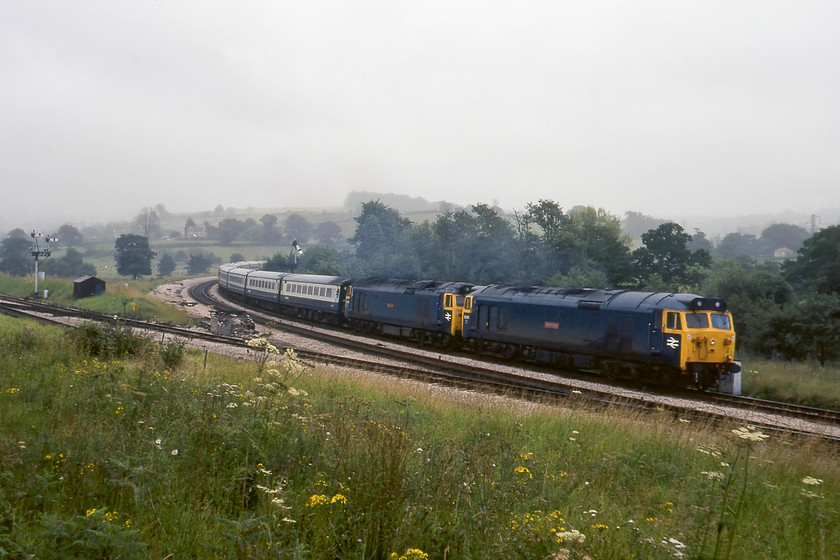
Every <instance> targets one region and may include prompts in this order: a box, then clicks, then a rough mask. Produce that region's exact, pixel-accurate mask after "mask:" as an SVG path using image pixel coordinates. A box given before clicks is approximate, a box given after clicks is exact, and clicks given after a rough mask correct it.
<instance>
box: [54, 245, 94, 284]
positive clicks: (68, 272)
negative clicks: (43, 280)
mask: <svg viewBox="0 0 840 560" xmlns="http://www.w3.org/2000/svg"><path fill="white" fill-rule="evenodd" d="M42 269H43V271H44V272H45V273H46V274H48V275H50V276H58V277H60V278H79V277H80V276H96V267H95V266H93V265H92V264H90V263H87V262H85V261H84V260H83V259H82V254H81V253H80V252H79V251H77V250H76V249H74V248H72V247H70V248H69V249H67V251H65V253H64V255H63V256H61V257H58V258H51V259H47V260H46V261H44V264H43V267H42Z"/></svg>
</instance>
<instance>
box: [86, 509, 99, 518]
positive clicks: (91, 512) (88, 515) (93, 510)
mask: <svg viewBox="0 0 840 560" xmlns="http://www.w3.org/2000/svg"><path fill="white" fill-rule="evenodd" d="M94 513H96V508H91V509H89V510H87V511H86V512H85V517H90V516H91V515H93V514H94Z"/></svg>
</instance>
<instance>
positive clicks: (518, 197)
mask: <svg viewBox="0 0 840 560" xmlns="http://www.w3.org/2000/svg"><path fill="white" fill-rule="evenodd" d="M838 66H840V2H837V1H836V0H828V1H824V2H818V1H807V0H806V1H803V2H798V1H797V2H795V1H793V0H789V1H783V2H780V1H772V0H771V1H766V0H760V1H759V0H753V1H731V0H726V1H700V0H694V1H687V0H686V1H683V0H661V1H646V0H640V1H634V0H604V1H597V0H596V1H591V0H586V1H579V0H575V1H563V0H550V1H545V2H530V1H522V0H511V1H504V2H500V1H493V0H476V1H473V0H447V1H419V0H418V1H394V0H378V1H356V0H341V1H319V0H300V1H295V2H285V1H280V0H264V1H256V0H245V1H233V0H231V1H184V0H177V1H176V0H156V1H153V0H132V1H130V2H114V1H112V0H108V1H105V0H102V1H99V2H88V1H80V0H74V1H72V2H68V1H64V0H62V1H54V2H51V1H39V0H5V1H3V2H0V76H2V85H0V199H1V200H0V219H2V220H4V221H6V222H10V221H11V222H13V223H14V224H16V223H17V221H21V222H25V223H24V224H22V225H23V226H24V227H28V224H29V223H31V222H32V221H33V220H38V219H41V217H44V218H46V217H53V216H58V217H64V216H68V219H72V220H76V221H83V220H85V219H88V220H94V219H95V220H99V219H100V218H102V217H131V216H134V215H136V214H137V213H138V212H139V210H140V209H141V208H142V207H144V206H150V205H156V204H159V203H162V204H164V205H166V207H167V208H168V209H169V210H170V211H174V212H186V211H200V210H210V209H212V208H214V207H215V206H216V205H217V204H222V205H224V206H235V207H238V208H245V207H249V206H256V207H279V206H294V207H300V206H340V205H341V203H342V202H343V200H344V196H345V194H346V193H347V192H348V191H351V190H368V191H379V192H396V193H403V194H408V195H413V196H422V197H424V198H426V199H428V200H433V201H435V200H447V201H451V202H455V203H458V204H471V203H475V202H488V203H493V202H495V203H497V204H499V205H500V206H502V207H503V208H505V209H514V208H517V209H521V208H523V207H524V205H525V204H526V203H528V202H536V201H537V200H539V199H540V198H549V199H553V200H556V201H558V202H559V203H560V204H561V206H563V207H565V208H570V207H572V206H574V205H577V204H585V205H591V206H596V207H603V208H605V209H607V210H609V211H611V212H613V213H615V214H617V215H619V216H623V215H624V212H625V211H627V210H633V211H638V212H643V213H646V214H650V215H653V216H657V217H674V216H675V215H677V214H684V213H691V214H713V213H720V214H723V215H726V216H732V215H740V214H745V213H764V212H769V213H773V212H782V211H785V210H793V211H799V212H812V211H817V210H819V209H820V208H822V207H834V206H838V205H840V202H838V195H837V193H838V183H840V182H839V181H838V178H840V68H838Z"/></svg>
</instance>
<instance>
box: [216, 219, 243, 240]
mask: <svg viewBox="0 0 840 560" xmlns="http://www.w3.org/2000/svg"><path fill="white" fill-rule="evenodd" d="M244 230H245V224H244V223H242V222H240V221H239V220H237V219H236V218H225V219H224V220H222V221H221V222H219V227H218V229H217V230H216V237H217V238H218V239H219V241H220V242H221V243H222V244H223V245H230V244H231V243H233V240H234V239H236V238H237V237H239V235H240V234H241V233H242V232H243V231H244Z"/></svg>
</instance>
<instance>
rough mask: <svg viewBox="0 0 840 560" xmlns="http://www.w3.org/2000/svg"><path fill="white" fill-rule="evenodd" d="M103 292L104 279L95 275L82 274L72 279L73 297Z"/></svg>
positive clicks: (95, 294) (99, 294) (96, 294)
mask: <svg viewBox="0 0 840 560" xmlns="http://www.w3.org/2000/svg"><path fill="white" fill-rule="evenodd" d="M104 293H105V280H100V279H99V278H97V277H96V276H82V277H81V278H76V279H75V280H73V297H74V298H76V299H79V298H83V297H88V296H101V295H102V294H104Z"/></svg>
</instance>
